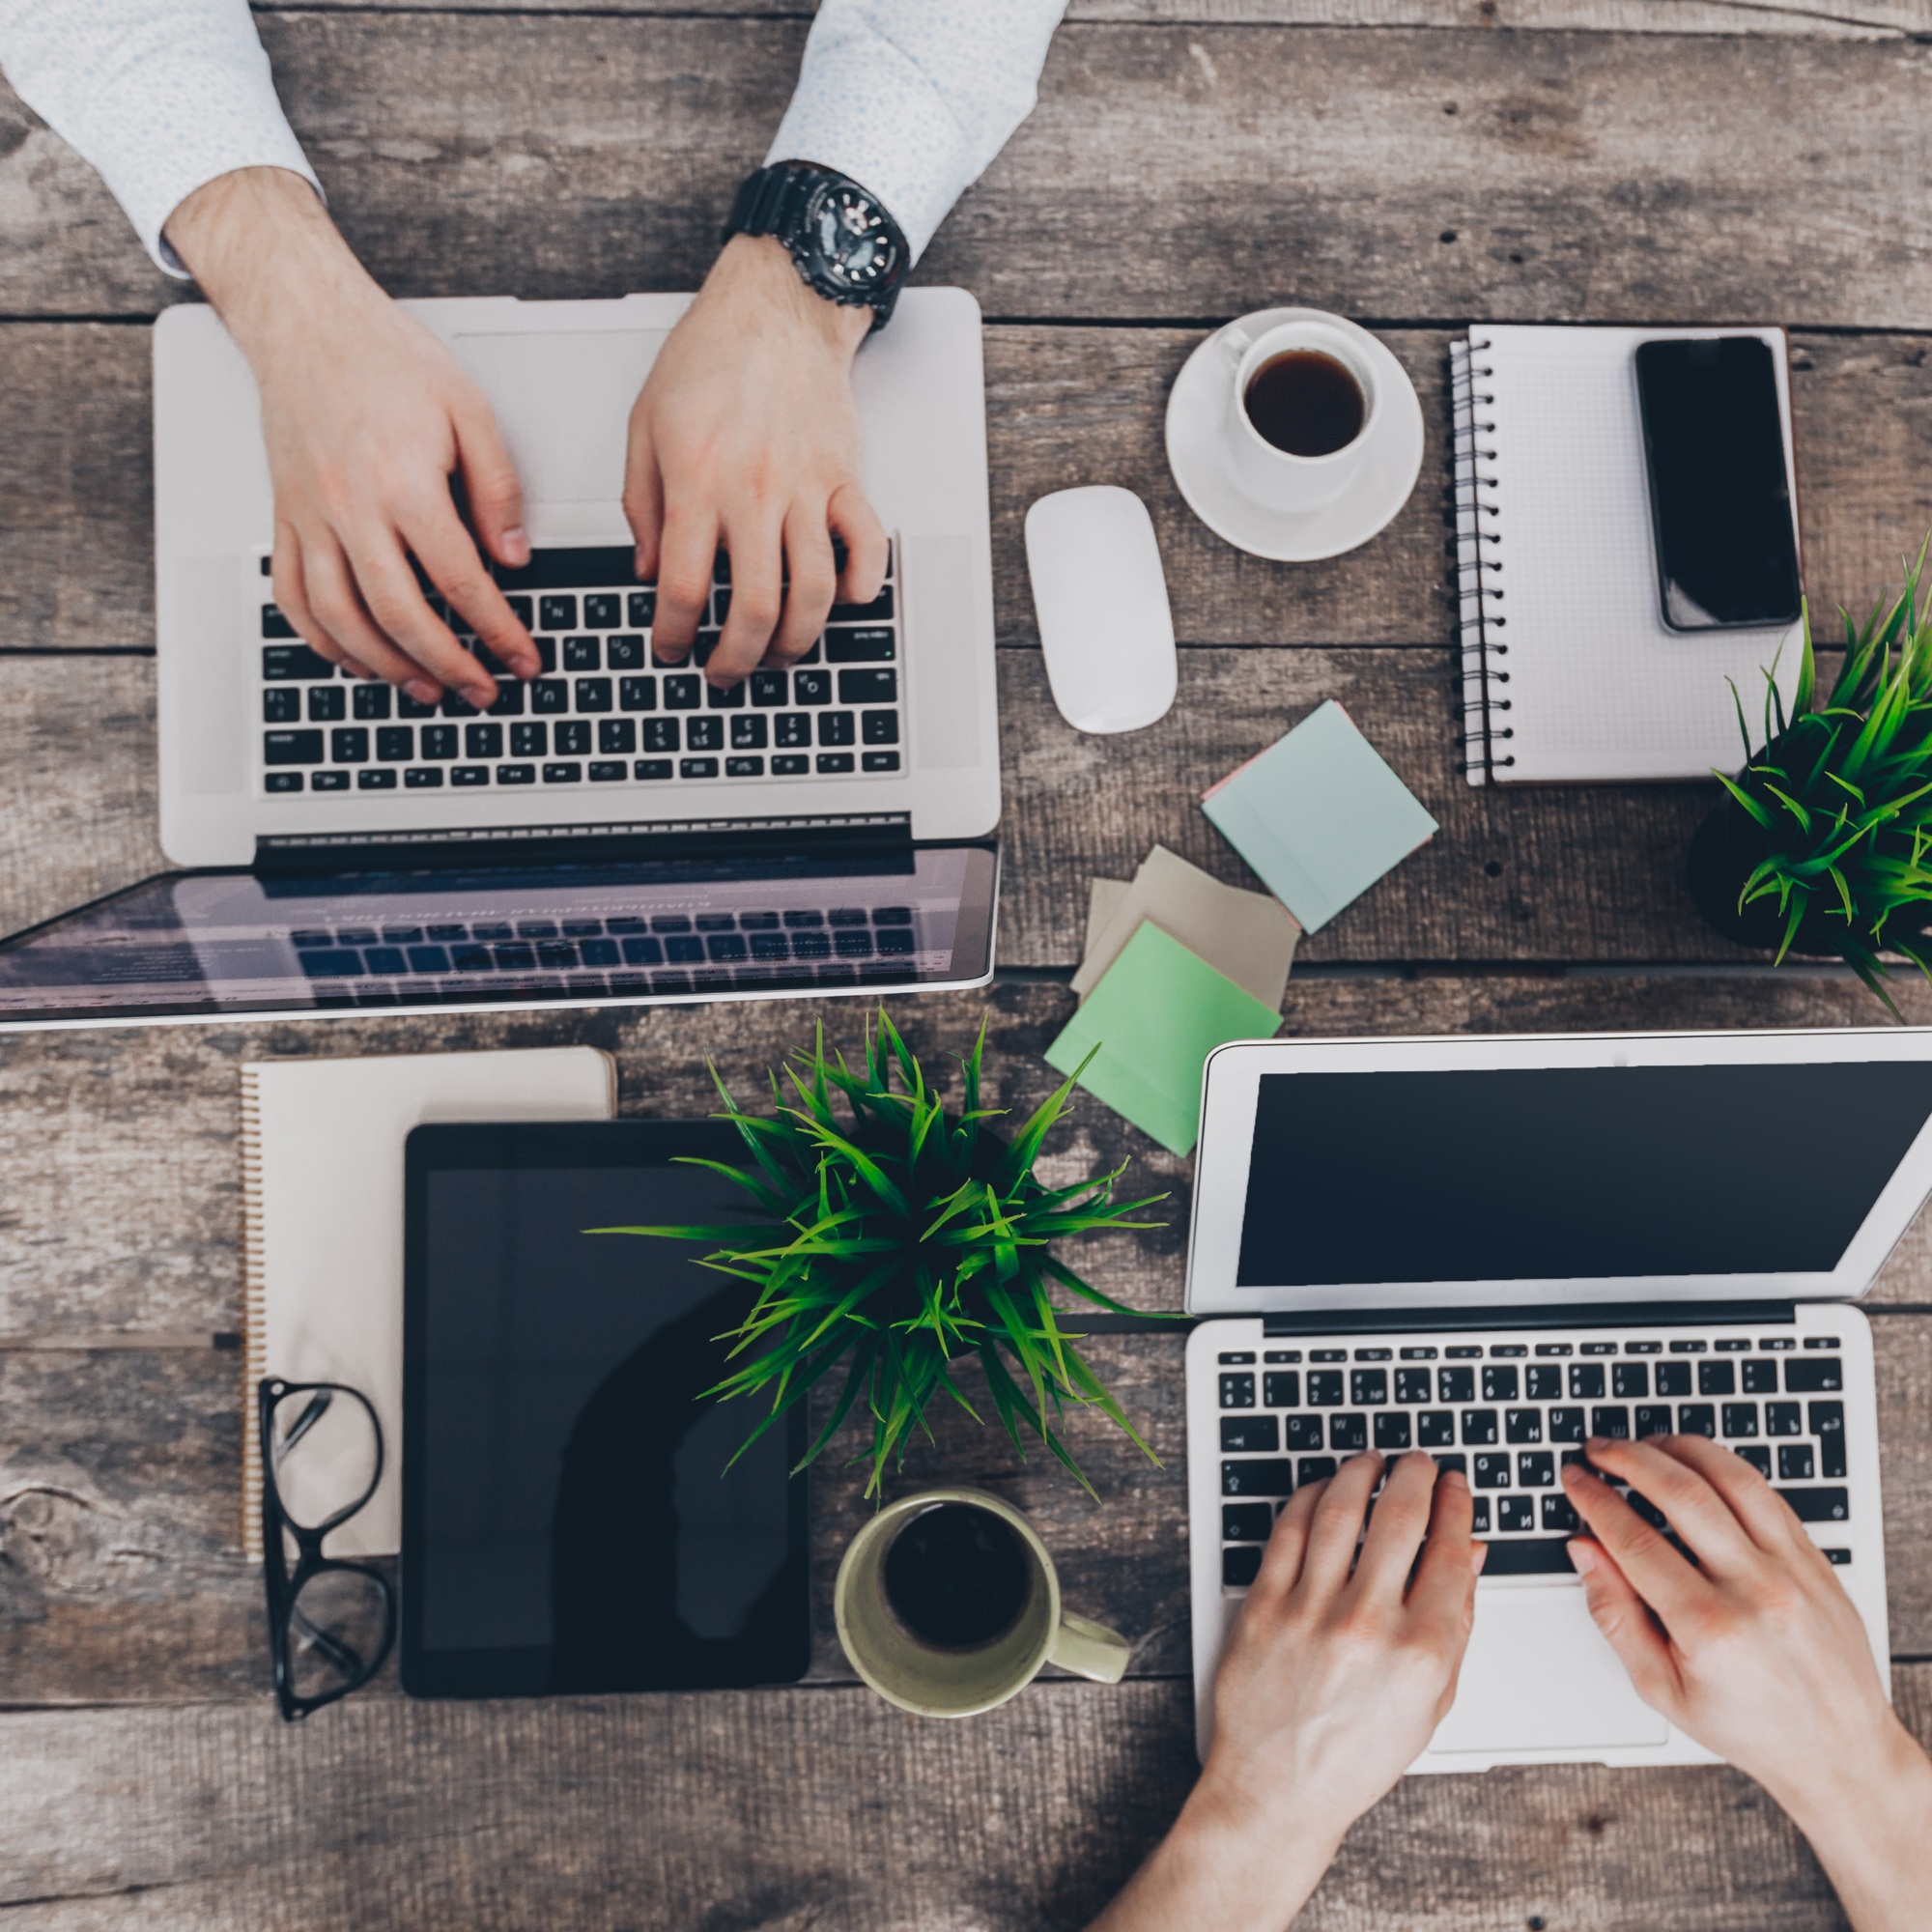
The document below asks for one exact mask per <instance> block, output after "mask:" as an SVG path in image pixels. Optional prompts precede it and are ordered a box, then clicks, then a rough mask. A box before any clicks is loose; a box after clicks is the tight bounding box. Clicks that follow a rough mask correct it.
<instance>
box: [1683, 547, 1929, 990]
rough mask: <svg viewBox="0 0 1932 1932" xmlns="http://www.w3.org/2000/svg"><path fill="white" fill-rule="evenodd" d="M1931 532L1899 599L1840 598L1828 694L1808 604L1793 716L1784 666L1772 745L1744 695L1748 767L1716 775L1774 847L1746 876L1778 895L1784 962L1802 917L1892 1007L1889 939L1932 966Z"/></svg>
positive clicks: (1741, 903)
mask: <svg viewBox="0 0 1932 1932" xmlns="http://www.w3.org/2000/svg"><path fill="white" fill-rule="evenodd" d="M1928 545H1932V538H1928V539H1927V543H1926V544H1925V545H1921V546H1920V547H1919V552H1918V558H1917V560H1916V561H1915V562H1913V563H1912V564H1911V565H1910V566H1909V568H1908V569H1907V571H1906V574H1905V588H1904V589H1903V590H1902V591H1901V592H1900V593H1899V595H1898V597H1897V599H1896V600H1895V601H1894V602H1893V603H1892V604H1890V605H1889V606H1888V605H1886V604H1884V603H1883V602H1881V603H1880V604H1879V605H1878V606H1877V607H1876V608H1875V609H1874V610H1873V611H1872V613H1871V615H1870V616H1869V617H1868V618H1866V620H1865V622H1864V624H1863V625H1862V626H1860V625H1857V624H1855V623H1854V622H1853V621H1852V619H1851V617H1850V615H1849V614H1848V613H1846V612H1843V611H1840V613H1839V614H1840V616H1841V617H1843V619H1844V625H1845V661H1844V664H1843V666H1842V667H1841V668H1840V669H1839V671H1838V675H1837V677H1836V679H1835V680H1834V682H1833V686H1832V691H1831V695H1830V696H1829V697H1828V698H1827V699H1826V701H1825V702H1824V703H1823V704H1822V705H1821V704H1818V703H1817V702H1816V667H1815V663H1814V660H1813V655H1812V646H1811V616H1810V611H1809V610H1808V608H1807V609H1806V611H1805V614H1804V661H1803V664H1802V666H1801V668H1800V672H1799V680H1798V691H1797V694H1796V697H1795V701H1794V704H1793V711H1792V716H1791V717H1790V718H1789V719H1787V718H1786V717H1785V714H1784V701H1783V698H1782V697H1781V696H1780V695H1779V693H1778V689H1777V684H1776V677H1775V675H1774V673H1775V671H1776V666H1774V667H1773V669H1772V671H1767V672H1766V673H1765V685H1766V691H1765V708H1764V736H1765V744H1764V747H1763V749H1762V750H1761V751H1757V752H1753V750H1752V748H1751V738H1750V730H1749V727H1748V726H1747V725H1746V724H1745V715H1744V706H1743V704H1742V703H1741V702H1740V703H1739V704H1738V729H1739V730H1740V731H1741V732H1742V733H1743V734H1744V741H1745V768H1744V770H1743V771H1742V772H1740V773H1739V774H1738V776H1737V777H1736V778H1735V779H1731V778H1727V777H1725V775H1724V774H1723V773H1721V772H1719V773H1718V775H1717V776H1718V778H1719V781H1721V783H1722V784H1723V786H1724V788H1725V790H1726V791H1727V792H1728V793H1729V794H1730V797H1731V800H1732V803H1733V804H1734V805H1735V807H1736V808H1737V810H1740V811H1742V812H1744V813H1745V814H1746V816H1747V817H1748V818H1749V819H1750V821H1751V823H1752V824H1753V825H1754V826H1755V827H1756V830H1757V838H1758V841H1759V843H1760V845H1761V847H1762V853H1763V856H1762V857H1761V858H1759V859H1758V861H1757V863H1756V864H1755V865H1754V866H1753V867H1751V869H1750V870H1749V872H1748V873H1747V876H1746V877H1745V879H1744V881H1743V883H1742V885H1741V886H1740V888H1739V891H1738V910H1739V912H1740V913H1742V912H1743V911H1744V910H1745V908H1746V907H1747V906H1750V905H1753V904H1757V903H1759V902H1762V901H1767V900H1770V901H1774V902H1775V907H1776V915H1777V921H1778V931H1779V935H1780V937H1779V942H1778V948H1777V958H1778V959H1779V960H1780V961H1781V960H1782V959H1783V958H1784V956H1785V954H1786V953H1787V952H1790V950H1791V947H1792V945H1793V943H1794V942H1795V941H1796V940H1797V939H1798V937H1799V934H1800V931H1801V929H1802V930H1803V931H1804V936H1805V940H1806V943H1807V944H1818V945H1829V946H1831V947H1833V949H1835V950H1836V951H1837V952H1840V953H1841V954H1842V955H1843V956H1844V958H1845V959H1846V961H1847V962H1848V963H1849V964H1850V965H1851V966H1852V967H1853V969H1854V970H1855V971H1856V972H1857V973H1858V975H1859V977H1860V978H1861V980H1863V981H1864V982H1865V984H1866V985H1867V986H1869V987H1870V988H1871V990H1872V991H1873V992H1874V993H1876V994H1877V995H1878V997H1879V998H1880V999H1881V1000H1883V1001H1884V1002H1885V1004H1886V1006H1887V1007H1888V1008H1889V1009H1891V1011H1892V1012H1893V1013H1894V1015H1895V1014H1896V1013H1897V1010H1898V1009H1897V1008H1896V1007H1895V1006H1893V1004H1892V1001H1891V998H1890V995H1889V994H1888V993H1887V991H1886V989H1885V986H1884V984H1883V983H1882V982H1883V980H1884V979H1885V977H1886V965H1885V962H1884V960H1883V958H1882V957H1881V956H1880V954H1881V950H1882V949H1885V948H1889V949H1890V950H1891V951H1893V952H1900V953H1903V954H1904V955H1905V957H1906V958H1908V959H1910V960H1911V961H1912V962H1913V963H1914V964H1915V965H1916V966H1917V967H1918V969H1919V971H1920V972H1921V973H1924V974H1925V975H1926V977H1927V978H1928V979H1932V942H1928V940H1927V937H1926V934H1925V932H1924V931H1923V930H1922V926H1923V924H1924V921H1923V919H1922V918H1921V917H1920V916H1919V913H1920V908H1924V907H1932V599H1928V603H1927V608H1926V609H1925V610H1923V611H1921V610H1920V609H1919V605H1918V580H1919V575H1920V573H1921V571H1922V570H1923V568H1924V564H1925V557H1926V551H1927V546H1928ZM1732 696H1733V697H1734V698H1735V697H1736V690H1735V687H1733V692H1732Z"/></svg>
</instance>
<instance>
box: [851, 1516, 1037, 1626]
mask: <svg viewBox="0 0 1932 1932" xmlns="http://www.w3.org/2000/svg"><path fill="white" fill-rule="evenodd" d="M1032 1573H1033V1560H1032V1557H1031V1555H1030V1554H1029V1552H1028V1549H1027V1547H1026V1545H1025V1544H1024V1543H1023V1542H1022V1541H1021V1540H1020V1538H1019V1536H1018V1535H1017V1534H1016V1533H1015V1532H1014V1530H1013V1529H1012V1528H1011V1527H1010V1526H1009V1524H1008V1523H1006V1522H1005V1521H1004V1520H1002V1519H1000V1518H999V1517H997V1516H995V1515H994V1514H993V1513H992V1511H990V1510H983V1509H975V1508H974V1507H973V1505H972V1504H970V1503H935V1504H934V1505H933V1506H932V1508H930V1509H927V1510H922V1511H921V1512H920V1513H919V1515H917V1516H916V1517H914V1518H913V1520H911V1521H910V1522H909V1523H907V1524H906V1526H905V1527H904V1528H903V1529H902V1530H900V1531H899V1533H898V1534H897V1535H896V1536H895V1537H894V1538H893V1542H892V1547H891V1548H889V1549H888V1550H887V1551H886V1560H885V1565H884V1570H883V1573H882V1580H883V1581H884V1584H885V1591H886V1602H887V1603H888V1604H889V1605H891V1606H892V1612H893V1614H894V1616H895V1617H896V1618H897V1619H898V1621H899V1622H900V1624H901V1625H903V1626H904V1628H905V1629H906V1631H907V1632H908V1633H909V1634H911V1635H913V1636H915V1637H917V1638H918V1639H919V1640H920V1642H922V1643H924V1644H930V1645H931V1646H932V1647H933V1648H934V1649H935V1650H979V1649H981V1648H983V1647H984V1646H985V1645H987V1644H989V1643H992V1642H994V1641H995V1640H997V1639H998V1638H1000V1637H1003V1636H1005V1635H1006V1634H1007V1633H1008V1632H1009V1630H1011V1629H1012V1627H1013V1626H1014V1624H1016V1623H1017V1622H1018V1621H1019V1617H1020V1612H1021V1611H1022V1610H1024V1609H1025V1608H1026V1605H1027V1596H1028V1593H1029V1590H1030V1589H1031V1586H1032V1581H1033V1576H1032Z"/></svg>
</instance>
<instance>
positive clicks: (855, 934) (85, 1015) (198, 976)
mask: <svg viewBox="0 0 1932 1932" xmlns="http://www.w3.org/2000/svg"><path fill="white" fill-rule="evenodd" d="M997 873H998V867H997V861H996V858H995V855H994V853H993V852H992V851H991V850H990V849H988V848H985V847H982V846H978V845H958V846H934V847H914V846H906V847H904V848H902V849H899V850H895V851H890V852H880V853H856V854H855V853H850V852H846V853H838V854H810V853H790V854H777V855H772V854H761V855H755V856H753V855H734V856H720V857H716V858H711V857H705V858H678V859H661V860H639V861H634V862H626V863H623V864H608V865H597V866H588V865H584V866H563V865H554V866H544V867H528V868H526V869H507V868H505V869H490V870H483V869H476V870H468V871H465V870H434V871H430V870H425V871H420V872H367V873H352V874H342V875H338V876H335V877H332V878H318V879H260V878H257V877H255V876H254V875H252V874H248V873H183V874H179V875H177V876H173V877H168V878H160V879H151V880H149V881H148V882H147V883H146V884H145V885H140V886H135V887H133V888H131V889H130V890H129V891H128V892H126V893H122V894H120V895H116V896H115V897H113V898H109V899H104V900H102V901H101V902H100V903H99V904H98V905H94V906H87V907H83V908H82V909H81V910H80V911H78V912H75V913H71V914H69V915H67V916H66V917H65V918H63V919H58V920H55V921H53V922H51V923H49V924H47V925H44V926H42V927H40V928H39V929H38V930H36V931H33V932H29V933H25V934H22V935H21V936H20V937H19V938H17V939H14V940H12V941H9V942H8V943H7V944H6V945H5V946H0V1026H4V1025H8V1024H15V1025H45V1024H49V1023H58V1022H61V1021H74V1020H117V1019H118V1020H141V1019H173V1018H193V1017H214V1016H219V1015H228V1014H242V1013H259V1012H310V1011H316V1010H323V1009H337V1008H360V1007H396V1006H428V1007H450V1006H469V1005H473V1004H476V1003H478V1002H500V1003H504V1004H513V1005H517V1006H526V1007H527V1006H535V1005H541V1004H543V1003H545V1002H548V1001H557V1002H560V1003H565V1004H578V1005H581V1004H582V1003H583V1002H584V1001H585V1000H586V999H598V998H613V999H626V998H630V999H637V998H643V999H651V998H656V999H677V998H687V999H688V998H700V999H716V998H718V997H720V996H721V995H729V994H732V993H734V992H737V993H745V994H752V993H757V994H765V993H774V994H775V993H806V992H817V991H831V990H836V989H844V988H848V987H871V986H877V987H880V988H885V987H889V986H924V985H956V984H961V983H971V982H973V981H974V980H979V979H982V978H983V977H984V976H985V974H986V973H987V972H988V971H989V970H990V968H991V964H992V944H993V909H994V895H995V892H996V881H997Z"/></svg>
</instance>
